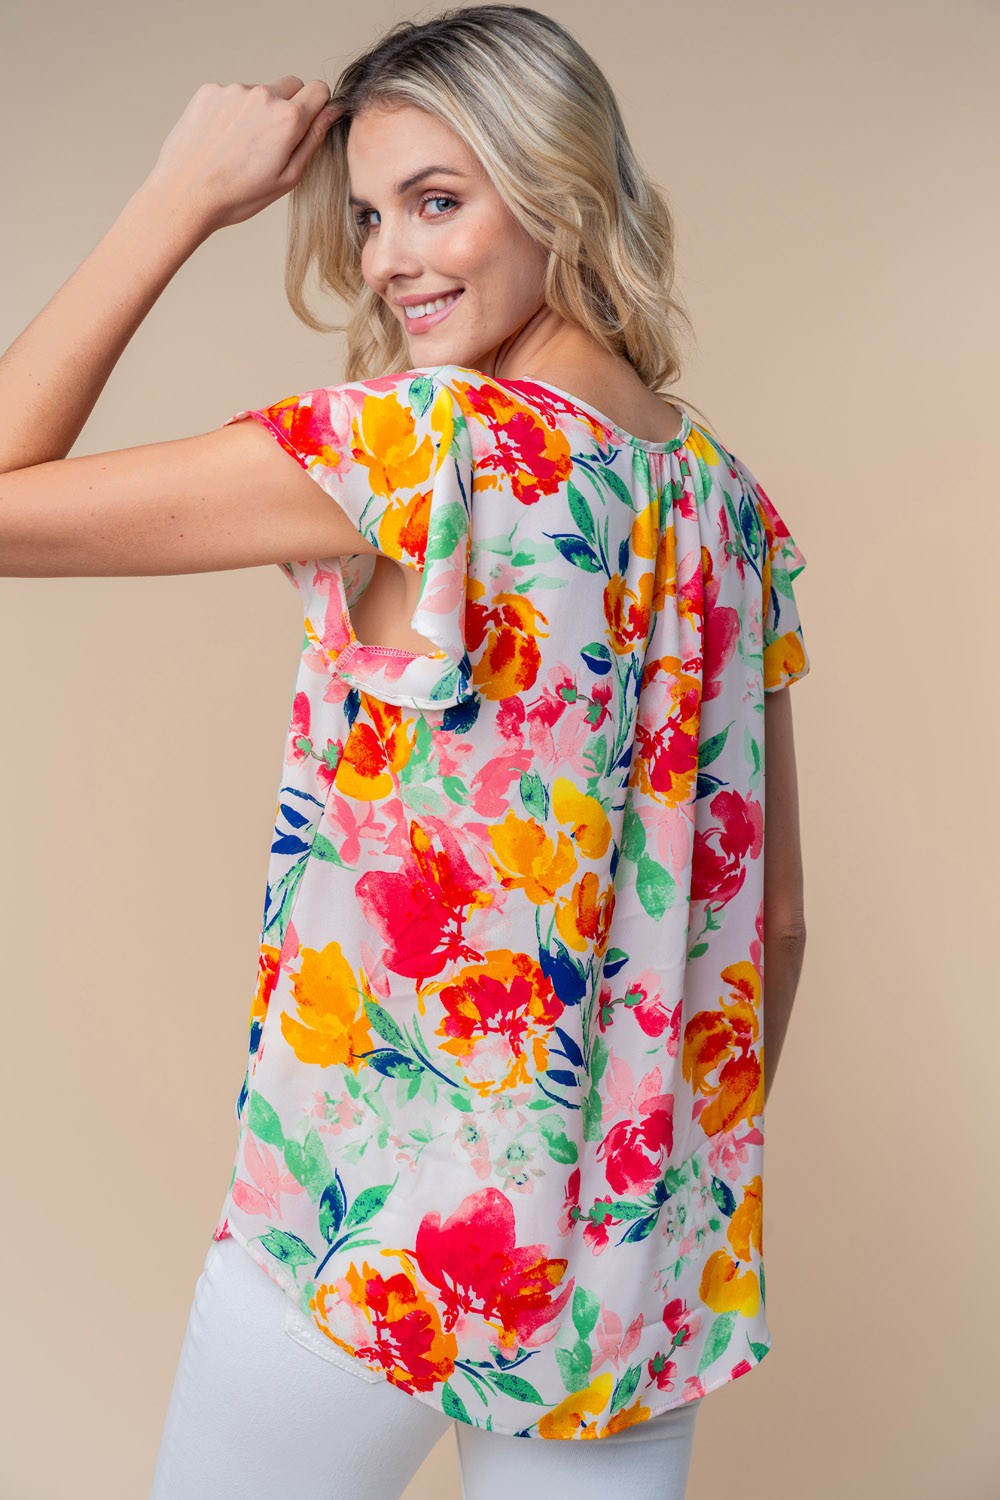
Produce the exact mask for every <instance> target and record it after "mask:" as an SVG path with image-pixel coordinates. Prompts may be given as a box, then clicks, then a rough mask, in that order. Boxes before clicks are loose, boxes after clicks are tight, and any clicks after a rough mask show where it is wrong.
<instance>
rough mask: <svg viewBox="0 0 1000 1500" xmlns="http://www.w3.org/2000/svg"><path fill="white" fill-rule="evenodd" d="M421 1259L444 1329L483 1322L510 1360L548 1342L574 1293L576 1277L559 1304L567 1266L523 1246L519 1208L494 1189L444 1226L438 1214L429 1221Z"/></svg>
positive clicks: (421, 1235) (468, 1201) (472, 1197)
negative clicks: (520, 1350)
mask: <svg viewBox="0 0 1000 1500" xmlns="http://www.w3.org/2000/svg"><path fill="white" fill-rule="evenodd" d="M415 1254H416V1259H417V1264H418V1266H419V1268H420V1274H421V1276H423V1278H424V1280H425V1281H427V1282H428V1283H429V1284H430V1285H431V1286H433V1287H435V1288H436V1289H437V1290H436V1299H437V1303H438V1306H439V1307H441V1308H443V1310H444V1318H443V1323H444V1327H445V1329H447V1330H450V1329H452V1328H456V1327H461V1326H462V1324H463V1323H465V1322H466V1321H467V1320H470V1319H471V1318H473V1317H474V1318H475V1320H476V1321H477V1322H481V1320H485V1321H486V1322H487V1324H488V1325H489V1326H490V1327H491V1329H492V1330H493V1337H494V1342H495V1344H496V1347H497V1348H498V1349H500V1350H501V1352H502V1353H503V1354H505V1355H506V1356H508V1357H509V1356H510V1355H512V1354H513V1353H515V1352H516V1350H517V1349H518V1347H521V1348H528V1349H531V1348H536V1347H538V1346H539V1345H541V1344H544V1343H547V1342H548V1340H549V1339H550V1338H551V1337H552V1334H553V1333H554V1332H555V1328H554V1326H550V1325H554V1321H555V1320H556V1319H557V1318H558V1316H559V1314H560V1313H561V1312H562V1309H563V1307H564V1306H565V1305H566V1302H567V1300H568V1298H569V1297H570V1295H571V1294H572V1291H573V1287H574V1281H573V1279H572V1278H571V1279H570V1280H569V1282H568V1283H567V1285H566V1286H565V1287H564V1288H563V1290H562V1291H561V1292H560V1293H559V1294H558V1296H555V1297H553V1292H554V1290H555V1288H556V1287H558V1286H559V1283H560V1282H561V1281H562V1279H563V1277H564V1275H565V1274H566V1264H567V1263H566V1261H565V1260H562V1259H552V1258H550V1257H549V1256H548V1255H546V1253H545V1249H544V1247H543V1246H541V1245H518V1244H517V1241H516V1225H515V1220H514V1209H513V1207H512V1206H511V1204H510V1202H509V1200H508V1199H507V1198H506V1197H505V1196H504V1195H503V1193H501V1192H500V1191H499V1189H498V1188H494V1187H487V1188H483V1189H482V1191H480V1192H478V1193H470V1194H469V1196H468V1197H466V1198H463V1200H462V1202H461V1203H460V1204H459V1205H458V1207H457V1208H456V1209H455V1211H454V1213H453V1214H451V1215H450V1217H449V1218H447V1219H445V1221H444V1223H442V1222H441V1215H440V1214H439V1213H428V1214H425V1215H424V1216H423V1218H422V1219H421V1221H420V1226H419V1228H418V1230H417V1239H416V1250H415Z"/></svg>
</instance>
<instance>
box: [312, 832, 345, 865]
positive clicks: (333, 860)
mask: <svg viewBox="0 0 1000 1500" xmlns="http://www.w3.org/2000/svg"><path fill="white" fill-rule="evenodd" d="M312 852H313V854H315V856H316V858H317V859H325V860H328V861H329V863H330V864H331V865H339V866H340V868H341V869H342V870H344V869H346V868H347V866H346V865H345V864H344V861H343V860H342V859H341V857H340V855H339V854H338V853H337V850H336V848H335V847H334V845H333V844H331V843H330V840H329V839H328V838H327V837H326V834H324V833H317V834H316V835H315V837H314V838H313V841H312Z"/></svg>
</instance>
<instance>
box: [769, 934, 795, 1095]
mask: <svg viewBox="0 0 1000 1500" xmlns="http://www.w3.org/2000/svg"><path fill="white" fill-rule="evenodd" d="M804 957H805V938H804V937H802V936H801V935H800V934H798V933H795V934H794V935H790V936H789V937H788V938H787V939H785V940H784V941H782V940H772V941H771V942H770V943H768V944H766V957H765V959H764V1005H763V1010H764V1101H765V1105H766V1103H767V1100H768V1099H769V1098H770V1095H771V1090H772V1088H773V1086H774V1074H775V1071H776V1069H777V1066H778V1057H779V1055H780V1053H781V1046H782V1043H783V1042H784V1040H785V1032H786V1031H787V1030H788V1022H789V1019H790V1017H791V1014H792V1004H793V1002H794V1000H795V992H796V990H797V989H798V986H799V975H800V974H801V972H802V961H803V959H804Z"/></svg>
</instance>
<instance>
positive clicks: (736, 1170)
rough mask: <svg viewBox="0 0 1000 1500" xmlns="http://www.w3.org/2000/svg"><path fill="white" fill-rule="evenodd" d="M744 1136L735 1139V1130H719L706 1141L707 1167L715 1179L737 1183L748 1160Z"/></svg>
mask: <svg viewBox="0 0 1000 1500" xmlns="http://www.w3.org/2000/svg"><path fill="white" fill-rule="evenodd" d="M746 1139H747V1138H746V1136H743V1137H741V1138H739V1139H737V1136H736V1131H735V1130H720V1131H718V1132H717V1133H716V1134H715V1135H711V1136H709V1137H708V1140H707V1146H708V1151H707V1157H708V1165H709V1166H710V1167H711V1169H712V1172H713V1173H714V1175H715V1176H716V1177H728V1178H729V1180H730V1182H738V1181H739V1180H740V1177H741V1176H742V1175H743V1172H744V1169H745V1167H746V1164H747V1162H748V1161H749V1160H750V1156H749V1152H748V1151H747V1148H746V1144H745V1142H746Z"/></svg>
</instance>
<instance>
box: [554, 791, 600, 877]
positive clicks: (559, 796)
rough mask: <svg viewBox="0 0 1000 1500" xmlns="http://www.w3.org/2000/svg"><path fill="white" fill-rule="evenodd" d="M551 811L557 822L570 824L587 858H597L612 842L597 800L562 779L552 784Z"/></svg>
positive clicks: (577, 843)
mask: <svg viewBox="0 0 1000 1500" xmlns="http://www.w3.org/2000/svg"><path fill="white" fill-rule="evenodd" d="M552 811H553V812H554V813H555V815H556V817H557V818H558V819H559V821H560V823H572V824H573V839H574V841H575V843H576V845H577V848H578V849H580V850H582V852H583V853H584V854H585V855H586V856H587V858H588V859H600V858H601V856H602V855H603V854H604V853H605V851H606V850H607V847H608V845H609V844H610V842H611V824H610V823H609V822H608V815H607V813H606V812H605V811H604V808H603V807H602V806H601V804H600V803H599V802H598V800H597V798H596V797H588V796H587V794H586V793H585V792H581V791H580V790H579V789H578V788H577V787H575V786H574V785H573V783H572V781H569V780H568V779H567V778H566V777H565V776H557V777H556V779H555V781H554V782H553V783H552Z"/></svg>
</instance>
